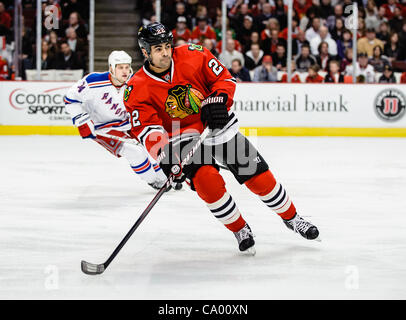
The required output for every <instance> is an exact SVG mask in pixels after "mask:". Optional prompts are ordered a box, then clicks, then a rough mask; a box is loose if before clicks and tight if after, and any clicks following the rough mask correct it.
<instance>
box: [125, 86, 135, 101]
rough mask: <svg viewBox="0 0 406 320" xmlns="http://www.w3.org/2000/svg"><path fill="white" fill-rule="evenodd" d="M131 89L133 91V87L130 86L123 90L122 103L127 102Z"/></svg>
mask: <svg viewBox="0 0 406 320" xmlns="http://www.w3.org/2000/svg"><path fill="white" fill-rule="evenodd" d="M132 89H133V86H132V85H131V86H129V87H127V88H126V89H125V90H124V101H125V102H127V101H128V98H129V97H130V93H131V90H132Z"/></svg>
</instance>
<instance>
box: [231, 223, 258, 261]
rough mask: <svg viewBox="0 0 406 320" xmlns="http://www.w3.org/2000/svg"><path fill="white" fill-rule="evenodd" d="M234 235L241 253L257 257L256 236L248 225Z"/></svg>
mask: <svg viewBox="0 0 406 320" xmlns="http://www.w3.org/2000/svg"><path fill="white" fill-rule="evenodd" d="M234 235H235V237H236V238H237V241H238V248H239V249H240V251H241V252H244V253H247V254H249V255H252V256H253V255H255V253H256V250H255V247H254V245H255V241H254V235H253V233H252V231H251V228H250V226H249V225H248V224H245V226H244V227H243V228H242V229H241V230H240V231H237V232H234Z"/></svg>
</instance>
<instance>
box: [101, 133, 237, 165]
mask: <svg viewBox="0 0 406 320" xmlns="http://www.w3.org/2000/svg"><path fill="white" fill-rule="evenodd" d="M96 136H101V137H105V138H109V139H113V140H117V141H121V142H128V143H132V144H135V145H138V144H140V142H138V141H137V140H135V139H126V138H122V137H117V136H114V135H112V134H108V133H96ZM217 165H218V166H219V167H220V168H221V169H223V170H227V171H230V169H229V168H227V167H226V166H225V165H223V164H220V163H218V162H217Z"/></svg>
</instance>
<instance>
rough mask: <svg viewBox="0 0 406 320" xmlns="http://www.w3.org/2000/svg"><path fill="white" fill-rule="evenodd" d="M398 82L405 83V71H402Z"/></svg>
mask: <svg viewBox="0 0 406 320" xmlns="http://www.w3.org/2000/svg"><path fill="white" fill-rule="evenodd" d="M400 83H406V72H403V73H402V75H401V76H400Z"/></svg>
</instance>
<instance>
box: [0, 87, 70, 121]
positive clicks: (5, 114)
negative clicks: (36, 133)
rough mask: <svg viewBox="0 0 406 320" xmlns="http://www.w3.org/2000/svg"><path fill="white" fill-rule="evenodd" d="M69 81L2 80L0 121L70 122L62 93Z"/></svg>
mask: <svg viewBox="0 0 406 320" xmlns="http://www.w3.org/2000/svg"><path fill="white" fill-rule="evenodd" d="M73 83H74V82H3V83H2V89H1V90H0V101H1V107H0V125H41V126H69V125H72V121H71V118H70V116H69V114H68V113H67V112H66V110H65V104H64V102H63V97H64V95H65V93H66V91H67V90H68V89H69V87H70V86H72V84H73Z"/></svg>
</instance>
